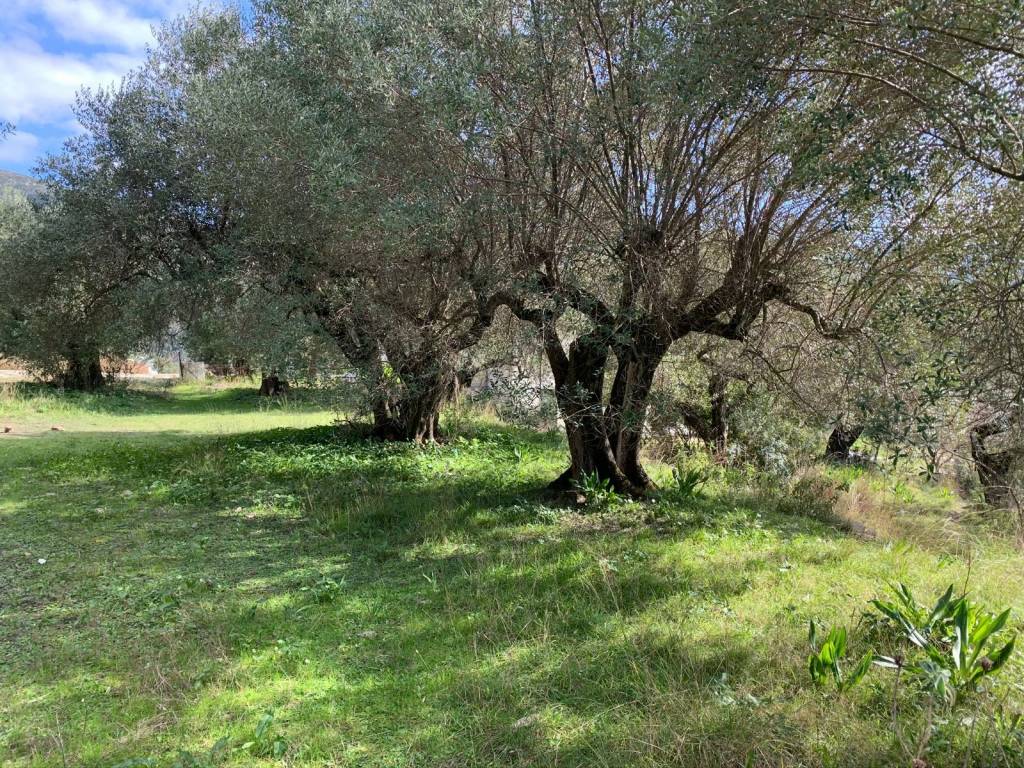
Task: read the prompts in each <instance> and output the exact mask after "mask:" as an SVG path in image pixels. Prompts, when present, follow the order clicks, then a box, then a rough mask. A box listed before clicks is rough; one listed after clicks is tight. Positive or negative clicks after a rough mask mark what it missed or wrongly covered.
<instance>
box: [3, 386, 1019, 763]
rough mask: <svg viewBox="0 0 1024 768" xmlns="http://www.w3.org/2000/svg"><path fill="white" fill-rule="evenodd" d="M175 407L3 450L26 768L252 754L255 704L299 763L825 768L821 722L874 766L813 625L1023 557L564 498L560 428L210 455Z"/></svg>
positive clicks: (322, 437) (212, 439)
mask: <svg viewBox="0 0 1024 768" xmlns="http://www.w3.org/2000/svg"><path fill="white" fill-rule="evenodd" d="M220 399H221V396H220V395H217V396H215V397H214V398H213V401H214V403H216V402H218V401H220ZM201 403H202V401H201V398H197V400H196V402H194V403H193V406H194V407H195V408H196V409H197V410H199V411H203V410H205V409H206V408H207V405H209V404H207V405H203V404H201ZM209 408H210V409H211V410H215V409H216V406H215V405H209ZM171 410H173V409H169V411H168V412H167V413H164V414H162V415H161V416H159V417H153V416H152V415H151V414H147V415H145V416H144V417H145V418H159V419H160V421H158V422H155V425H154V429H155V428H156V425H160V424H162V425H163V427H164V428H165V429H167V430H168V431H167V432H164V433H163V434H162V437H161V439H160V440H159V441H156V440H155V439H153V437H152V436H150V435H148V434H144V433H143V432H145V431H148V430H144V431H143V432H136V433H132V434H122V436H121V439H119V440H115V439H112V437H113V435H111V434H106V433H100V434H95V435H85V434H82V435H80V436H77V437H76V438H75V439H74V440H66V441H63V442H62V441H60V440H59V438H60V437H67V436H58V439H54V440H51V439H48V438H39V439H32V440H26V441H22V442H21V443H19V444H18V447H17V448H16V449H13V450H10V449H8V450H5V449H3V448H0V466H2V467H3V470H4V471H3V473H2V475H0V492H2V498H3V506H2V507H0V515H2V520H3V526H2V527H0V552H2V555H0V572H2V576H3V578H2V579H0V604H2V605H3V609H2V610H0V622H2V625H3V633H2V634H0V676H2V681H3V687H4V691H5V693H6V694H7V695H6V696H5V697H4V699H3V701H2V703H0V712H2V716H3V722H4V723H5V725H4V729H5V730H2V731H0V733H2V734H3V739H4V741H3V742H2V743H3V744H4V745H5V746H6V749H7V751H8V755H9V756H10V757H9V758H8V759H9V760H10V761H13V762H10V764H11V765H13V766H18V767H19V768H20V767H21V766H44V765H59V764H60V763H61V760H62V757H61V755H62V750H63V752H64V753H66V754H71V755H74V759H75V761H76V763H75V764H78V765H83V766H97V768H99V767H100V766H104V767H106V766H109V765H111V764H113V763H116V762H117V761H120V760H125V759H128V758H133V757H136V758H139V757H160V756H165V755H170V754H173V753H175V752H176V751H177V750H180V749H187V750H189V751H191V752H193V753H195V754H201V753H204V752H205V751H207V750H209V749H210V748H211V747H212V746H213V745H214V743H215V742H216V741H217V740H218V739H220V738H221V737H224V736H228V737H230V738H231V739H232V740H233V743H246V742H247V741H251V740H252V739H253V738H255V737H254V735H253V734H254V729H255V728H256V726H257V723H258V722H259V721H260V719H261V718H262V717H263V716H264V715H265V713H266V712H268V711H272V712H273V721H272V724H271V725H270V726H268V727H270V728H271V729H272V733H273V734H275V735H274V738H279V739H281V740H282V742H283V743H286V744H287V754H288V755H289V759H292V760H295V761H299V762H307V763H319V764H331V763H332V761H333V764H338V765H347V764H351V765H379V766H385V765H399V764H405V762H403V761H406V762H407V761H409V760H411V759H414V758H413V757H412V756H417V755H420V756H425V755H430V756H431V757H430V759H431V760H436V759H442V760H448V761H449V764H452V765H455V764H459V765H461V764H480V765H485V764H503V765H522V766H527V765H530V766H533V765H552V766H554V765H607V766H622V765H660V764H665V763H666V762H680V763H684V764H685V763H694V764H700V763H701V762H703V761H710V760H714V759H716V758H714V755H717V756H718V758H717V759H720V760H722V761H723V762H722V764H735V765H776V764H780V763H782V762H786V763H797V764H810V763H815V762H817V761H818V760H819V759H821V756H822V753H821V751H820V750H821V749H822V748H823V747H821V746H820V745H818V744H817V743H816V742H815V741H814V740H813V739H808V738H805V734H806V729H807V728H808V723H809V722H817V723H820V724H827V726H828V727H829V728H831V729H832V733H833V737H832V740H831V741H830V744H829V746H828V749H829V750H833V751H835V750H841V749H842V748H843V745H844V744H846V745H850V744H856V745H857V746H858V750H859V752H858V755H860V756H862V758H861V757H859V758H858V760H861V763H860V764H864V765H870V764H875V763H877V762H879V761H881V762H885V761H886V760H888V759H889V757H890V756H891V754H892V753H891V751H890V750H891V745H890V744H889V742H888V741H887V740H886V738H885V735H884V728H882V727H878V728H875V729H874V730H872V728H871V726H869V725H868V723H870V722H873V721H872V720H871V719H870V718H871V717H874V715H870V714H868V715H866V714H864V712H869V713H870V712H871V711H873V710H871V707H873V706H875V705H874V704H871V703H870V702H871V701H872V699H873V697H875V695H876V694H875V693H874V692H873V691H871V690H867V689H866V690H865V693H864V694H863V695H864V697H865V698H864V699H863V700H861V701H860V703H859V704H854V703H852V702H845V701H844V702H841V703H839V705H838V706H837V705H836V704H835V703H834V702H831V701H829V700H825V699H821V698H820V697H819V696H818V695H817V693H816V692H815V691H813V690H808V687H807V683H806V680H805V676H806V670H805V668H804V667H805V661H804V654H805V650H804V649H805V647H806V646H805V642H806V641H805V639H804V635H805V633H806V626H807V622H808V620H810V619H812V618H813V619H815V620H816V621H826V622H828V621H844V620H848V619H849V618H850V614H851V612H853V613H854V614H855V613H856V612H857V611H858V610H863V609H864V607H865V606H866V601H867V600H868V599H869V598H871V597H873V596H876V595H877V594H878V590H879V585H880V584H884V582H885V581H886V580H888V579H900V578H907V579H911V578H912V580H913V581H914V583H915V584H919V585H922V588H924V587H927V588H928V589H929V590H931V589H939V588H941V587H942V585H944V584H948V583H950V582H960V581H962V580H963V579H964V578H965V577H966V575H967V573H968V572H970V574H971V584H972V587H973V588H974V589H976V590H977V591H978V592H979V593H980V594H983V595H986V596H989V597H991V598H993V599H1000V600H1002V601H1003V602H1007V603H1009V604H1010V605H1012V606H1013V607H1015V608H1016V609H1017V610H1024V596H1022V594H1021V591H1020V590H1019V589H1013V590H1008V589H1007V587H1006V582H1005V579H1006V577H1007V575H1008V574H1015V576H1014V579H1015V583H1017V584H1019V583H1021V581H1020V579H1021V578H1024V565H1022V563H1021V559H1020V558H1019V557H1017V556H1016V555H1011V554H1009V550H1005V551H1004V550H1001V549H999V548H998V547H995V548H991V549H988V548H985V546H981V547H980V548H979V549H978V550H977V551H976V552H975V556H974V559H973V560H971V561H966V560H963V559H961V558H959V557H956V556H955V555H950V554H948V553H942V554H937V553H935V552H934V551H933V550H931V549H929V548H928V547H919V546H915V545H913V544H909V543H908V544H903V545H900V544H892V543H886V542H881V541H864V540H861V539H859V538H857V537H856V536H853V535H850V534H849V533H846V532H844V531H843V530H842V529H841V527H840V526H836V525H830V524H829V523H828V522H827V521H825V520H822V519H818V518H814V517H802V516H800V515H797V514H795V513H794V512H793V511H792V510H791V509H789V508H786V507H785V505H775V506H773V505H771V504H768V505H766V504H764V503H763V501H764V499H765V498H768V497H756V496H752V495H751V496H743V495H742V494H739V495H737V494H730V493H727V492H725V491H723V490H721V489H715V488H712V489H709V492H708V493H707V494H706V495H703V496H700V497H695V498H693V499H690V500H688V501H685V502H678V503H676V502H671V501H668V500H666V499H660V500H655V501H647V502H642V503H629V502H623V503H622V504H621V505H619V506H617V507H615V508H611V509H608V510H606V511H605V512H586V511H582V510H579V509H577V508H573V507H565V506H557V505H556V506H550V505H549V502H550V499H548V497H546V496H544V495H543V494H542V493H541V488H542V486H543V480H544V478H549V477H551V476H552V475H553V474H554V473H555V472H556V471H557V469H558V467H559V466H560V465H561V461H562V455H561V450H560V446H559V445H558V443H557V441H556V440H553V439H551V438H549V437H542V438H538V437H537V436H536V435H532V436H531V435H523V434H522V433H520V432H517V431H515V430H503V429H501V428H500V427H498V426H495V425H493V424H482V425H480V426H479V427H477V428H474V429H469V430H467V431H466V432H465V433H463V434H462V435H460V436H455V437H454V438H453V439H452V440H450V441H449V442H448V443H447V444H445V445H442V446H438V447H428V448H416V447H412V446H407V445H394V444H386V443H374V442H370V441H366V440H361V439H356V438H354V437H353V436H352V435H350V434H348V433H346V432H345V431H344V430H342V431H336V430H334V429H333V428H331V427H328V426H317V427H312V428H307V427H305V426H304V422H303V420H304V419H305V417H306V416H305V415H304V414H301V413H291V414H288V416H289V418H291V419H293V420H294V421H295V422H297V425H295V424H292V425H291V426H289V427H288V428H279V427H277V425H273V424H272V425H267V428H266V429H261V430H254V429H253V428H252V422H253V421H255V420H258V419H261V418H263V414H254V415H252V416H251V417H247V418H246V419H245V420H243V426H244V427H245V428H244V429H243V428H241V427H240V428H239V429H238V430H237V431H236V433H235V434H232V435H230V436H223V437H221V436H215V435H210V434H207V433H205V432H204V431H202V430H200V431H196V432H190V431H188V430H185V429H182V428H180V426H179V421H178V420H177V417H176V416H175V415H174V414H173V413H172V412H171ZM521 438H523V441H522V442H520V440H521ZM510 467H511V468H512V469H511V470H510V469H509V468H510ZM776 507H777V508H776ZM40 559H44V560H45V563H40V562H39V560H40ZM854 618H856V617H854ZM854 707H861V708H864V707H867V708H868V709H867V710H863V711H861V713H860V714H856V715H855V714H854V711H853V708H854ZM877 707H878V708H879V710H880V714H879V715H878V717H880V718H883V719H884V712H885V709H886V707H887V703H886V702H885V701H884V697H883V699H882V700H880V703H879V704H878V705H877ZM808 713H813V714H808ZM865 718H867V719H865ZM822 727H825V726H824V725H822ZM712 745H714V746H712ZM836 754H838V752H836ZM226 759H227V763H228V764H230V765H239V766H241V765H251V764H263V763H267V764H271V763H273V762H274V761H273V760H272V758H270V757H266V756H263V757H255V756H253V754H251V753H250V752H244V753H231V754H229V755H228V756H227V758H226Z"/></svg>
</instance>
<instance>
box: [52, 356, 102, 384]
mask: <svg viewBox="0 0 1024 768" xmlns="http://www.w3.org/2000/svg"><path fill="white" fill-rule="evenodd" d="M105 383H106V379H105V378H104V376H103V367H102V366H101V365H100V355H99V352H90V353H84V354H83V353H80V352H79V351H78V350H77V349H72V350H71V357H70V358H69V359H68V361H67V366H66V367H65V368H64V370H63V372H62V373H61V374H60V375H59V376H58V377H57V384H58V385H59V386H60V387H63V388H64V389H74V390H77V391H79V392H92V391H93V390H95V389H99V388H100V387H102V386H103V385H104V384H105Z"/></svg>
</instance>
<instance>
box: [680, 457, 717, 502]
mask: <svg viewBox="0 0 1024 768" xmlns="http://www.w3.org/2000/svg"><path fill="white" fill-rule="evenodd" d="M710 479H711V474H710V473H709V472H708V471H707V470H706V469H704V468H701V467H685V466H683V465H681V464H677V465H676V466H674V467H672V482H673V483H674V484H675V485H674V487H673V488H672V493H673V495H674V496H677V497H679V498H681V499H693V498H697V497H699V496H701V490H700V489H701V486H702V485H705V484H706V483H707V482H708V481H709V480H710Z"/></svg>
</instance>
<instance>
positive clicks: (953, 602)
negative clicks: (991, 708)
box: [872, 584, 1017, 703]
mask: <svg viewBox="0 0 1024 768" xmlns="http://www.w3.org/2000/svg"><path fill="white" fill-rule="evenodd" d="M893 592H894V593H895V595H896V600H895V601H885V600H873V601H872V605H874V607H875V608H876V609H877V610H878V611H879V612H881V613H882V614H883V615H884V616H885V617H886V618H887V619H889V620H890V621H891V622H892V623H893V624H894V625H895V626H896V627H897V629H898V630H899V631H900V632H901V634H902V636H903V638H904V639H905V640H906V641H907V642H908V643H910V645H911V646H912V647H913V648H914V649H916V650H917V657H916V658H907V659H905V658H903V657H894V656H876V658H875V664H877V665H878V666H880V667H883V668H887V669H895V670H897V671H899V670H906V671H908V672H910V673H911V674H912V675H913V676H914V677H915V678H916V679H917V680H918V682H919V683H920V684H921V685H922V687H923V688H924V689H925V690H926V691H927V692H928V693H930V694H932V695H934V696H936V697H937V698H938V699H940V700H943V701H946V702H949V703H954V702H955V701H956V699H957V697H958V696H959V695H961V694H962V693H964V692H966V691H971V690H974V689H975V688H976V687H977V684H978V683H979V682H980V681H981V680H982V679H983V678H984V677H987V676H988V675H991V674H993V673H995V672H998V671H999V670H1000V669H1001V668H1002V667H1003V666H1004V665H1005V664H1006V662H1007V661H1008V660H1009V658H1010V655H1011V654H1012V653H1013V649H1014V645H1015V643H1016V640H1017V638H1016V636H1014V637H1011V638H1010V639H1009V640H1008V641H1007V642H1005V643H1004V644H1002V645H999V644H998V643H997V642H996V636H998V635H999V634H1000V633H1001V632H1002V631H1003V630H1004V629H1005V627H1006V623H1007V621H1008V620H1009V617H1010V609H1009V608H1007V609H1006V610H1004V611H1002V612H1001V613H999V614H995V613H991V612H989V611H986V610H985V609H984V608H983V607H982V606H981V605H979V604H978V603H976V602H973V601H972V600H970V598H968V597H967V595H963V596H961V597H958V598H954V597H953V587H952V585H950V587H949V588H948V589H947V590H946V591H945V592H944V593H943V594H942V596H941V597H939V599H938V601H937V602H936V603H935V605H934V607H932V608H931V610H926V609H924V608H922V607H921V606H920V605H919V604H918V602H917V601H916V600H915V599H914V596H913V594H912V593H911V592H910V590H909V589H908V588H907V586H906V585H905V584H899V585H898V586H896V587H894V588H893ZM997 646H998V647H997Z"/></svg>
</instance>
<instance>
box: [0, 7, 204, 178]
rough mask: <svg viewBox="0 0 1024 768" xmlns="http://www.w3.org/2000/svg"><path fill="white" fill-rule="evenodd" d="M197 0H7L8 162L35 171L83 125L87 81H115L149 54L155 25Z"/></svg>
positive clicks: (2, 97)
mask: <svg viewBox="0 0 1024 768" xmlns="http://www.w3.org/2000/svg"><path fill="white" fill-rule="evenodd" d="M195 4H196V3H195V0H0V120H6V121H7V122H10V123H13V124H14V125H15V127H16V128H17V132H16V133H15V134H14V135H13V136H9V137H7V138H6V139H2V140H0V168H2V169H5V170H9V171H18V172H21V173H26V172H28V171H29V170H30V169H31V168H32V166H33V165H35V163H36V160H37V158H39V157H40V156H41V155H43V154H45V153H46V152H54V151H56V150H58V149H60V146H61V143H62V142H63V141H64V139H66V138H67V137H69V136H73V135H74V134H76V133H78V132H80V131H81V126H79V125H78V123H77V122H76V121H75V118H74V115H73V113H72V111H71V104H72V102H73V101H74V98H75V92H76V91H77V90H78V89H79V88H81V87H82V86H89V87H95V86H101V85H102V86H107V85H111V84H113V83H116V82H117V81H118V80H120V78H121V76H122V75H124V74H125V73H126V72H127V71H128V70H129V69H131V68H132V67H135V66H137V65H138V64H139V63H140V62H141V61H142V60H143V58H144V56H145V53H146V46H147V45H148V44H149V43H151V42H152V40H153V36H152V32H151V29H152V26H153V25H154V24H159V23H160V22H161V21H163V20H165V19H168V18H172V17H173V16H175V15H177V14H179V13H182V12H184V11H187V10H188V9H189V8H190V7H191V6H193V5H195Z"/></svg>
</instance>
